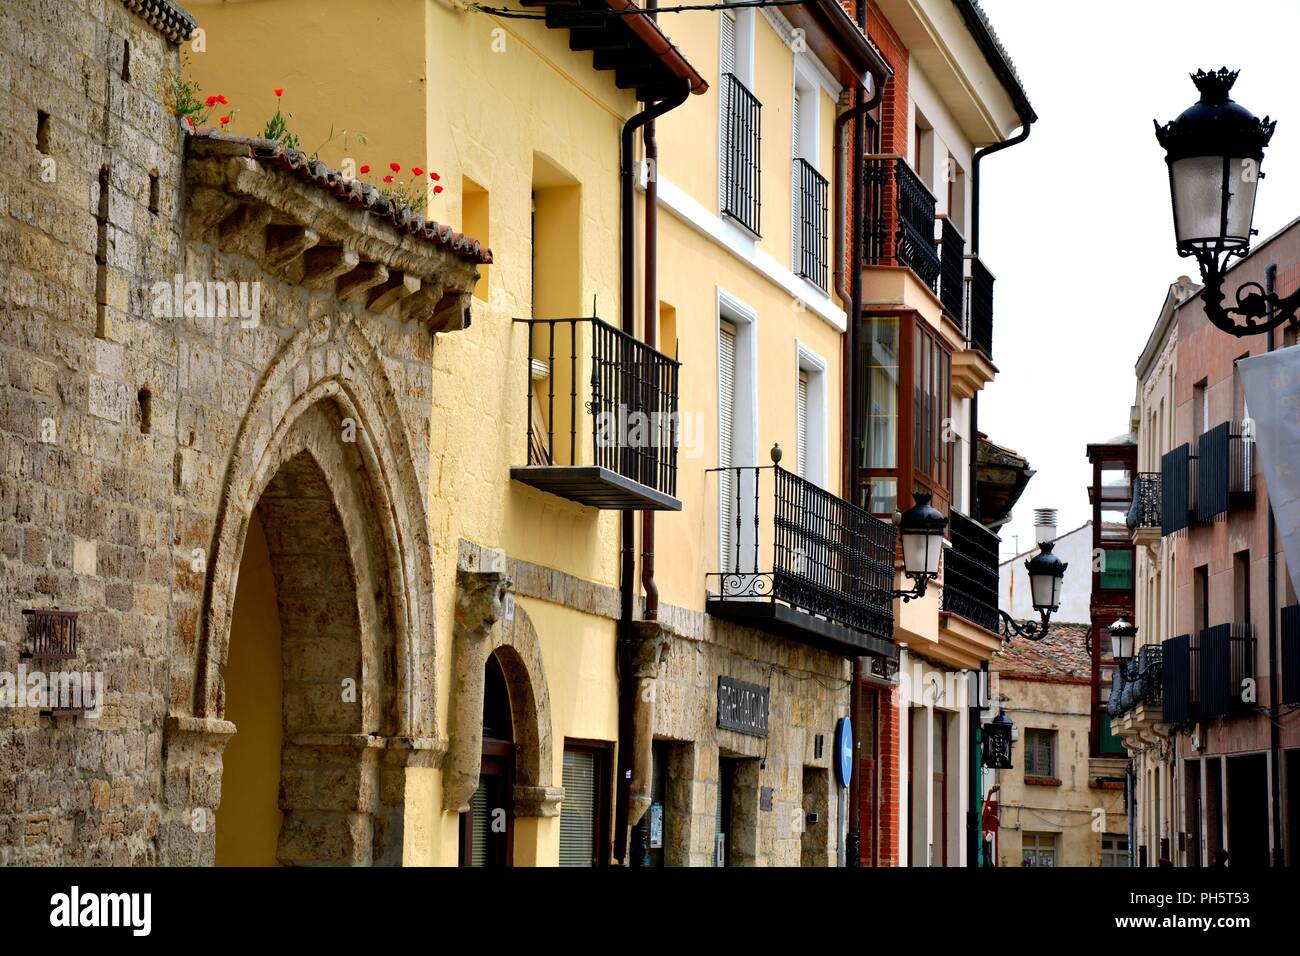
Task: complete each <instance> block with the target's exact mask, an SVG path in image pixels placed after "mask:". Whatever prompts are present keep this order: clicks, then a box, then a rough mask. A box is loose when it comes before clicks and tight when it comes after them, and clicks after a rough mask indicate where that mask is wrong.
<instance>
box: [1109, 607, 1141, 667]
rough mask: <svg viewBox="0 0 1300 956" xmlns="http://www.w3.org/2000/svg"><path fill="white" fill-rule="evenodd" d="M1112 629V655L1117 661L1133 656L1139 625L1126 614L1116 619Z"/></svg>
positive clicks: (1110, 629) (1110, 628)
mask: <svg viewBox="0 0 1300 956" xmlns="http://www.w3.org/2000/svg"><path fill="white" fill-rule="evenodd" d="M1108 630H1109V631H1110V656H1111V657H1113V658H1115V660H1117V661H1126V660H1129V659H1130V658H1132V657H1133V644H1134V642H1135V639H1136V637H1137V632H1138V629H1137V626H1136V625H1135V624H1134V623H1133V622H1132V621H1130V620H1129V619H1128V618H1127V617H1125V616H1124V615H1122V614H1121V615H1120V617H1119V619H1118V620H1116V621H1114V622H1113V623H1112V624H1111V625H1110V627H1109V628H1108Z"/></svg>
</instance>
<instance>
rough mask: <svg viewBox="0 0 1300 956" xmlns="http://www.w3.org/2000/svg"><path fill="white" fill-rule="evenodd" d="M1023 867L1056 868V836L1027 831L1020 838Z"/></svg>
mask: <svg viewBox="0 0 1300 956" xmlns="http://www.w3.org/2000/svg"><path fill="white" fill-rule="evenodd" d="M1020 847H1021V849H1020V862H1021V865H1022V866H1056V834H1055V833H1035V832H1033V831H1026V832H1025V833H1023V834H1022V835H1021V837H1020Z"/></svg>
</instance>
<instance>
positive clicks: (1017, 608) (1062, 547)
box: [998, 521, 1092, 624]
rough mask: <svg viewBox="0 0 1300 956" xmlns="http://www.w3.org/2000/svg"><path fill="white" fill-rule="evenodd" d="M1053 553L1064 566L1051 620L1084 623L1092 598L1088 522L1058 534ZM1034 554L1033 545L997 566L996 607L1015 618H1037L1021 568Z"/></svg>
mask: <svg viewBox="0 0 1300 956" xmlns="http://www.w3.org/2000/svg"><path fill="white" fill-rule="evenodd" d="M1053 552H1054V553H1055V554H1056V555H1057V556H1058V557H1059V558H1060V559H1061V560H1062V561H1064V562H1065V563H1066V564H1067V567H1066V569H1065V580H1064V581H1063V582H1062V583H1061V609H1060V610H1059V611H1057V612H1056V613H1055V614H1053V615H1052V620H1053V621H1060V622H1062V623H1066V624H1087V623H1088V622H1089V621H1090V620H1091V616H1090V613H1089V610H1088V605H1089V602H1090V601H1091V599H1092V522H1091V521H1088V522H1085V523H1084V524H1083V525H1081V526H1080V527H1078V528H1075V529H1074V530H1073V531H1068V532H1066V533H1065V534H1063V535H1061V536H1060V537H1058V538H1057V539H1056V545H1055V547H1054V548H1053ZM1037 553H1038V548H1037V547H1035V548H1032V549H1030V550H1029V551H1026V552H1024V553H1023V554H1018V555H1016V556H1015V557H1014V558H1008V559H1007V560H1006V561H1003V562H1002V563H1001V564H1000V565H999V566H998V607H999V608H1001V609H1002V610H1004V611H1006V612H1007V613H1008V614H1010V615H1011V616H1012V617H1013V618H1015V619H1016V620H1017V621H1023V620H1038V612H1037V611H1035V610H1034V602H1033V600H1032V595H1031V594H1030V593H1029V573H1028V572H1027V571H1026V570H1025V562H1026V561H1028V560H1029V559H1030V558H1032V557H1033V556H1034V555H1036V554H1037Z"/></svg>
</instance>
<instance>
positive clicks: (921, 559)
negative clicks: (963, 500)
mask: <svg viewBox="0 0 1300 956" xmlns="http://www.w3.org/2000/svg"><path fill="white" fill-rule="evenodd" d="M930 497H931V496H930V494H929V493H928V492H924V491H917V492H913V493H912V498H913V499H914V501H915V504H913V505H912V507H910V508H908V509H907V510H906V511H904V512H903V514H902V516H901V517H900V518H899V520H898V531H899V534H900V536H901V537H902V539H903V573H904V574H906V575H907V576H908V577H909V578H911V579H912V580H914V581H921V580H929V579H931V578H935V577H938V575H939V555H940V554H942V553H943V531H944V528H946V527H947V526H948V519H947V518H945V517H944V516H943V514H942V512H940V511H939V510H938V509H937V508H935V507H934V506H933V505H931V504H930Z"/></svg>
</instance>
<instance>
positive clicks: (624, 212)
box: [614, 18, 691, 863]
mask: <svg viewBox="0 0 1300 956" xmlns="http://www.w3.org/2000/svg"><path fill="white" fill-rule="evenodd" d="M634 19H635V18H634ZM690 92H691V88H690V83H689V82H688V81H686V80H683V81H682V89H681V92H680V93H678V94H677V95H675V96H673V97H671V98H669V99H665V100H660V101H658V102H657V103H651V104H649V105H647V106H646V108H645V109H643V110H642V111H641V112H639V113H637V114H636V115H635V116H633V117H632V118H631V119H629V120H628V121H627V122H626V123H624V124H623V132H622V136H621V154H620V160H621V161H620V168H619V193H620V199H621V210H620V214H621V215H620V220H621V221H620V228H619V232H620V245H621V249H620V258H621V262H620V272H621V275H620V280H621V282H620V284H621V290H620V291H621V296H620V299H621V311H622V315H621V319H622V322H621V324H622V329H623V331H624V332H626V333H627V334H628V335H631V336H635V335H636V298H635V297H636V271H635V269H636V206H635V184H634V182H633V175H634V170H633V166H634V164H633V159H634V156H635V147H636V131H637V130H638V129H640V128H641V127H643V126H645V125H646V124H647V123H652V122H653V121H654V120H655V118H656V117H659V116H663V115H664V114H665V113H667V112H669V111H670V110H673V109H676V108H677V107H678V106H681V105H682V103H684V102H686V98H687V96H689V95H690ZM619 567H620V571H619V627H618V630H619V635H618V637H619V641H618V645H619V654H618V655H617V664H618V680H619V730H618V740H619V747H618V787H617V790H616V794H617V799H616V806H615V814H614V820H615V828H614V857H615V859H616V860H618V861H619V862H620V863H626V862H627V856H628V844H629V839H628V837H629V834H630V831H631V828H632V826H633V825H634V824H635V823H636V822H637V820H636V819H633V818H632V816H631V806H630V803H631V799H630V798H631V792H632V776H633V771H634V769H640V768H639V767H634V764H640V763H643V762H646V761H648V760H649V753H648V752H647V753H646V754H645V755H640V754H635V753H634V751H635V750H637V749H638V748H637V747H636V746H635V743H634V741H635V740H636V739H637V737H638V735H637V733H636V726H635V723H634V711H635V710H636V702H637V700H638V699H639V697H640V694H639V693H638V688H637V684H636V681H635V679H634V678H635V674H634V672H635V671H636V670H639V669H643V668H639V667H638V666H637V662H636V660H635V646H636V644H637V643H639V642H638V640H637V637H638V636H637V634H636V633H635V628H634V626H633V605H634V604H635V592H636V513H635V512H633V511H624V512H622V513H621V515H620V528H619ZM653 716H654V715H653V711H651V713H650V717H651V718H652V719H653ZM642 736H643V735H642ZM638 758H640V759H638ZM643 772H644V773H645V775H646V776H647V778H648V776H649V771H648V769H647V770H644V771H643ZM644 812H645V808H644V807H642V810H641V813H644ZM639 818H640V815H639V814H638V816H637V819H639Z"/></svg>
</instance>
